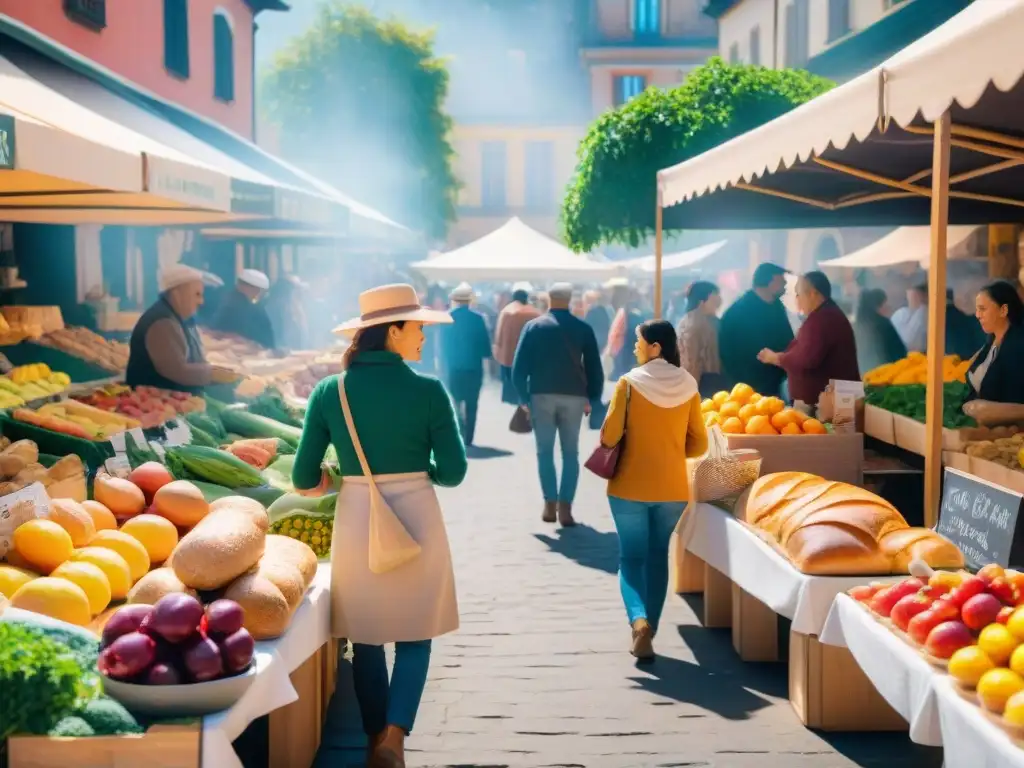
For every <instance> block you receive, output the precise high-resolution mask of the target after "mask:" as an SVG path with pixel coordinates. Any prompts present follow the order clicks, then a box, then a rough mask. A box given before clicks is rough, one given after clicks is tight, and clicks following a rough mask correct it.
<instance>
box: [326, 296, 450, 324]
mask: <svg viewBox="0 0 1024 768" xmlns="http://www.w3.org/2000/svg"><path fill="white" fill-rule="evenodd" d="M359 313H360V314H359V317H354V318H352V319H351V320H348V321H347V322H344V323H342V324H341V325H339V326H338V327H337V328H335V329H334V333H337V334H340V335H343V336H353V335H355V333H356V332H357V331H361V330H362V329H363V328H369V327H370V326H373V325H385V324H387V323H397V322H398V321H400V320H407V321H410V322H416V323H425V324H430V325H446V324H449V323H451V322H452V316H451V315H449V314H448V313H447V312H445V311H443V310H438V309H429V308H427V307H424V306H423V305H422V304H420V298H419V296H418V295H417V294H416V289H415V288H413V287H412V286H411V285H402V284H397V285H382V286H380V287H379V288H372V289H370V290H369V291H363V292H362V293H360V294H359Z"/></svg>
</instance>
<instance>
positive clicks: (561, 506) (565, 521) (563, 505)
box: [558, 501, 576, 528]
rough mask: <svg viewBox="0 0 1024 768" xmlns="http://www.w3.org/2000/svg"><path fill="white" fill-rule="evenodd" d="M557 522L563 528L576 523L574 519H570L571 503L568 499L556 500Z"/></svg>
mask: <svg viewBox="0 0 1024 768" xmlns="http://www.w3.org/2000/svg"><path fill="white" fill-rule="evenodd" d="M558 524H559V525H561V526H562V527H563V528H571V527H572V526H574V525H576V521H575V520H573V519H572V504H570V503H569V502H568V501H560V502H558Z"/></svg>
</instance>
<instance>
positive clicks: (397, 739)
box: [368, 725, 405, 768]
mask: <svg viewBox="0 0 1024 768" xmlns="http://www.w3.org/2000/svg"><path fill="white" fill-rule="evenodd" d="M368 768H405V731H403V730H402V729H401V728H399V727H398V726H397V725H389V726H388V727H387V728H385V729H384V733H383V734H382V735H381V737H380V740H379V741H378V742H377V747H376V749H374V750H373V756H372V757H371V758H370V763H369V766H368Z"/></svg>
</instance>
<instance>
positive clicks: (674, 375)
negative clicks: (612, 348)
mask: <svg viewBox="0 0 1024 768" xmlns="http://www.w3.org/2000/svg"><path fill="white" fill-rule="evenodd" d="M634 352H635V354H636V359H637V362H638V363H639V364H640V365H639V366H638V367H636V368H633V369H632V370H630V371H629V372H628V373H627V374H626V375H625V376H623V377H622V378H621V379H620V380H619V383H618V384H617V385H616V387H615V395H614V396H613V398H612V401H611V407H610V408H609V410H608V415H607V417H606V418H605V422H604V426H603V427H602V429H601V443H602V444H603V445H606V446H609V447H611V446H614V445H617V444H618V443H619V441H620V440H623V438H624V436H625V435H627V434H628V437H627V438H626V439H625V442H623V444H622V448H621V450H620V453H619V459H618V465H617V468H616V472H615V476H614V477H613V478H612V479H611V480H609V481H608V502H609V504H610V505H611V510H612V518H613V519H614V520H615V528H616V530H617V531H618V534H619V588H620V590H621V591H622V600H623V602H624V603H625V604H626V618H627V619H628V620H629V624H630V627H631V628H632V630H633V637H632V651H631V652H632V654H633V655H634V656H635V657H636V658H637V659H638V660H640V661H643V662H646V661H651V660H653V658H654V645H653V641H654V636H655V635H656V634H657V632H658V624H659V620H660V619H661V612H662V608H663V607H664V605H665V596H666V594H667V593H668V547H669V540H670V539H671V537H672V532H673V531H674V530H675V528H676V524H677V523H678V522H679V518H680V516H681V515H682V513H683V508H684V507H685V506H686V502H687V501H688V500H689V499H690V487H689V473H688V472H687V470H686V460H687V459H688V458H694V457H696V456H700V455H702V454H703V453H704V452H705V451H706V450H707V447H708V441H707V433H706V431H705V429H704V419H703V416H702V414H701V411H700V399H701V398H700V394H699V392H698V391H697V382H696V380H695V379H694V378H693V376H691V375H690V374H689V373H687V372H686V370H684V369H683V368H682V367H681V365H680V357H679V349H678V347H677V345H676V332H675V330H674V329H673V328H672V324H671V323H669V322H666V321H664V320H650V321H647V322H645V323H643V324H642V325H640V327H639V328H637V331H636V344H635V346H634Z"/></svg>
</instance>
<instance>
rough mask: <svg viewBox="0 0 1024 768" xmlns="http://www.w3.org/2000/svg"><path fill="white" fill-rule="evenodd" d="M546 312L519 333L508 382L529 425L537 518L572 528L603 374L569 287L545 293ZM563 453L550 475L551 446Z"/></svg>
mask: <svg viewBox="0 0 1024 768" xmlns="http://www.w3.org/2000/svg"><path fill="white" fill-rule="evenodd" d="M549 296H550V301H551V310H550V311H549V312H548V313H547V314H545V315H543V316H541V317H538V318H537V319H535V320H531V321H530V322H529V323H527V324H526V327H525V328H524V329H523V335H522V337H521V338H520V339H519V347H518V348H517V349H516V355H515V360H514V362H513V364H512V380H513V382H514V383H515V386H516V391H517V392H518V394H519V401H520V402H521V403H523V404H525V405H526V406H527V407H528V409H529V412H530V417H531V419H532V421H533V433H534V437H535V439H536V441H537V469H538V474H539V475H540V487H541V491H542V493H543V494H544V512H543V515H542V519H543V520H544V522H546V523H553V522H555V520H556V519H557V520H558V522H559V523H561V524H562V525H563V526H571V525H575V524H576V523H575V521H574V520H573V516H572V503H573V501H574V499H575V497H576V486H577V483H578V482H579V474H580V464H579V441H580V425H581V423H582V421H583V416H584V415H585V414H589V413H590V407H591V406H590V404H591V403H592V402H595V401H598V400H600V398H601V392H602V389H603V388H604V373H603V371H602V369H601V356H600V352H598V349H597V339H595V338H594V332H593V331H592V330H591V329H590V326H589V325H587V324H586V323H585V322H583V321H582V320H580V319H579V318H577V317H574V316H573V315H572V313H571V312H570V311H569V301H570V300H571V299H572V286H571V285H568V284H558V285H555V286H554V287H552V288H551V291H550V293H549ZM556 440H557V441H558V442H559V445H560V446H561V449H562V477H561V481H559V478H558V476H557V475H556V474H555V441H556Z"/></svg>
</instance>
